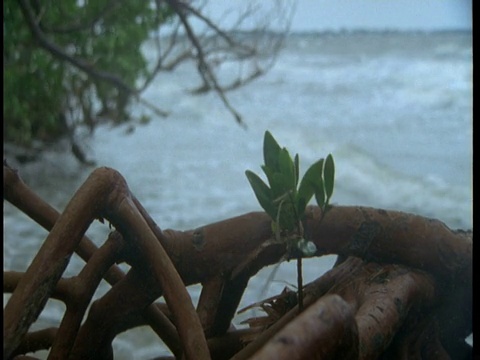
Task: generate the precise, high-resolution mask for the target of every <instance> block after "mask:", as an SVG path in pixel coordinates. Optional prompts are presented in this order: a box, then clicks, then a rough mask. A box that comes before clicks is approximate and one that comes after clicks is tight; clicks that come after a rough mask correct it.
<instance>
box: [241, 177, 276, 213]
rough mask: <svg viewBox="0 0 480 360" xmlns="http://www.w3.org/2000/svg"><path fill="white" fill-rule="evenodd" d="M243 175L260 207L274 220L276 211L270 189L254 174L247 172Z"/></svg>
mask: <svg viewBox="0 0 480 360" xmlns="http://www.w3.org/2000/svg"><path fill="white" fill-rule="evenodd" d="M245 175H246V176H247V179H248V181H249V182H250V185H251V186H252V189H253V192H254V193H255V196H256V197H257V200H258V202H259V203H260V206H261V207H262V208H263V209H264V210H265V212H266V213H267V214H268V215H270V217H271V218H272V219H275V217H276V210H275V206H274V205H273V198H272V191H271V190H270V188H269V187H268V186H267V184H265V183H264V182H263V180H262V179H260V177H259V176H258V175H257V174H255V173H254V172H252V171H250V170H247V171H245Z"/></svg>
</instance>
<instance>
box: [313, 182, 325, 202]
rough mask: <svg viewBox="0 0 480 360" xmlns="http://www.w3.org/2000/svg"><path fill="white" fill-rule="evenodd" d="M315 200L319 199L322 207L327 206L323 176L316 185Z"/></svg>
mask: <svg viewBox="0 0 480 360" xmlns="http://www.w3.org/2000/svg"><path fill="white" fill-rule="evenodd" d="M315 200H317V204H318V206H319V207H320V208H321V209H324V207H325V187H324V184H323V178H320V180H319V181H318V182H317V184H316V186H315Z"/></svg>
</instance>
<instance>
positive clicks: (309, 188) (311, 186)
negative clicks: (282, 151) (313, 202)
mask: <svg viewBox="0 0 480 360" xmlns="http://www.w3.org/2000/svg"><path fill="white" fill-rule="evenodd" d="M323 161H324V160H323V159H320V160H318V161H317V162H315V163H313V164H312V165H311V166H310V167H309V168H308V170H307V172H306V173H305V175H303V178H302V180H301V181H300V187H299V188H298V193H297V212H298V214H299V216H300V217H301V216H303V213H304V211H305V207H306V206H307V205H308V203H309V202H310V199H311V198H312V196H313V194H315V191H316V187H317V183H318V182H319V181H321V179H322V169H323Z"/></svg>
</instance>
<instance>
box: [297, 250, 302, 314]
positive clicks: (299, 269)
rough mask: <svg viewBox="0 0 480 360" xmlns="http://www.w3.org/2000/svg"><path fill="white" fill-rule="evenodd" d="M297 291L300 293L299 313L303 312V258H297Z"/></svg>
mask: <svg viewBox="0 0 480 360" xmlns="http://www.w3.org/2000/svg"><path fill="white" fill-rule="evenodd" d="M297 291H298V313H301V312H302V311H303V275H302V257H301V256H300V257H298V258H297Z"/></svg>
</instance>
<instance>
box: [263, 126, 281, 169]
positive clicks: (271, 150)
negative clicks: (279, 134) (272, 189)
mask: <svg viewBox="0 0 480 360" xmlns="http://www.w3.org/2000/svg"><path fill="white" fill-rule="evenodd" d="M280 150H281V148H280V145H278V143H277V141H276V140H275V138H274V137H273V136H272V134H270V132H269V131H265V135H264V137H263V159H264V162H265V166H267V167H268V168H270V169H272V170H273V171H275V172H276V171H279V164H278V161H279V153H280Z"/></svg>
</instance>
